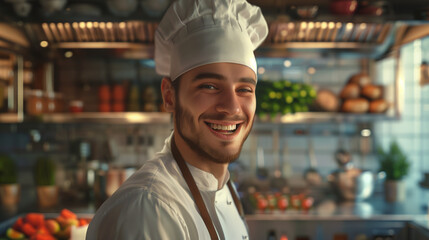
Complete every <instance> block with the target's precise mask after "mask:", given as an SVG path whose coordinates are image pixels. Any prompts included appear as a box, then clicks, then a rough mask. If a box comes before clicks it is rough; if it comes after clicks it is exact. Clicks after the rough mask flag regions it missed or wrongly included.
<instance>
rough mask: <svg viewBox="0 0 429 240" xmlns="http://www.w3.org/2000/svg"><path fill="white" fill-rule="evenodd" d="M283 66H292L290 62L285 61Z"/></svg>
mask: <svg viewBox="0 0 429 240" xmlns="http://www.w3.org/2000/svg"><path fill="white" fill-rule="evenodd" d="M283 65H284V66H285V67H290V66H291V65H292V62H291V61H290V60H285V61H284V62H283Z"/></svg>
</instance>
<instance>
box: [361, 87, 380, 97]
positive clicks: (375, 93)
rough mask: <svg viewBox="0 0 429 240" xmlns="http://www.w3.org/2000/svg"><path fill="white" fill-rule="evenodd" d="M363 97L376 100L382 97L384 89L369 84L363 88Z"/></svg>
mask: <svg viewBox="0 0 429 240" xmlns="http://www.w3.org/2000/svg"><path fill="white" fill-rule="evenodd" d="M362 96H364V97H366V98H368V99H370V100H375V99H379V98H381V96H382V87H381V86H378V85H374V84H368V85H366V86H364V87H363V88H362Z"/></svg>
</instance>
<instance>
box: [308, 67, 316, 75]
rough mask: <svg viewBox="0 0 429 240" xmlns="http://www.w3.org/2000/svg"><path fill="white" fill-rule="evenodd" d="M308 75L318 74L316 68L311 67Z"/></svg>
mask: <svg viewBox="0 0 429 240" xmlns="http://www.w3.org/2000/svg"><path fill="white" fill-rule="evenodd" d="M307 73H308V74H310V75H313V74H315V73H316V68H314V67H309V68H308V69H307Z"/></svg>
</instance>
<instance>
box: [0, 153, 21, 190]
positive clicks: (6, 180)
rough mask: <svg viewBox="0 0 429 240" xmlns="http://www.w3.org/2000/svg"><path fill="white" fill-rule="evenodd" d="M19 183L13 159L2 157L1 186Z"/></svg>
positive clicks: (0, 165)
mask: <svg viewBox="0 0 429 240" xmlns="http://www.w3.org/2000/svg"><path fill="white" fill-rule="evenodd" d="M17 181H18V172H17V169H16V165H15V163H14V162H13V160H12V158H10V157H9V156H7V155H0V184H14V183H17Z"/></svg>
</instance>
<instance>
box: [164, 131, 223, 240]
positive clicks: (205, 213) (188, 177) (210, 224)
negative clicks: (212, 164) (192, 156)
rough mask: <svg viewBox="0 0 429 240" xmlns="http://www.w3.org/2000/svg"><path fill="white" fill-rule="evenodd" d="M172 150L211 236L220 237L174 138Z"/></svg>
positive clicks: (213, 239) (212, 237) (213, 237)
mask: <svg viewBox="0 0 429 240" xmlns="http://www.w3.org/2000/svg"><path fill="white" fill-rule="evenodd" d="M171 152H172V153H173V158H174V159H175V160H176V162H177V165H179V168H180V171H181V172H182V175H183V177H184V178H185V181H186V184H187V185H188V187H189V189H190V190H191V193H192V197H193V198H194V201H195V204H197V207H198V210H199V211H200V215H201V217H202V218H203V221H204V224H205V225H206V227H207V230H208V231H209V233H210V238H211V239H212V240H215V239H219V238H218V236H217V233H216V229H215V227H214V225H213V222H212V220H211V218H210V215H209V212H208V211H207V208H206V205H205V204H204V200H203V198H202V197H201V193H200V190H199V189H198V187H197V184H196V183H195V180H194V178H193V177H192V174H191V172H190V171H189V168H188V166H186V163H185V160H184V159H183V157H182V155H181V154H180V152H179V150H178V149H177V147H176V144H175V142H174V139H171Z"/></svg>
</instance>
